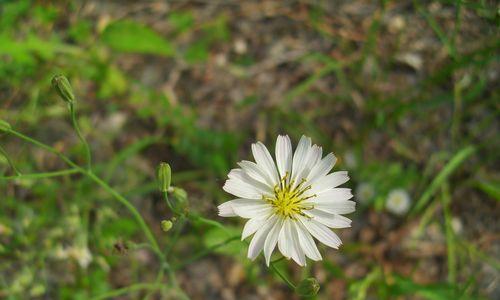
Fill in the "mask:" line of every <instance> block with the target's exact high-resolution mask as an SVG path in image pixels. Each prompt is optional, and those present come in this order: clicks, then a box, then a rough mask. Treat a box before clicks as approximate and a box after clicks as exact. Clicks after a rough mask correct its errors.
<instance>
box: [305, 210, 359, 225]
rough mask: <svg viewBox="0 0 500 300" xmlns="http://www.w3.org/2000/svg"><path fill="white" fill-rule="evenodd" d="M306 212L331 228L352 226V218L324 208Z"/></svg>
mask: <svg viewBox="0 0 500 300" xmlns="http://www.w3.org/2000/svg"><path fill="white" fill-rule="evenodd" d="M304 213H305V214H306V215H307V216H309V217H311V218H313V219H314V220H316V221H318V222H320V223H321V224H323V225H326V226H328V227H330V228H348V227H351V220H350V219H349V218H346V217H344V216H341V215H337V214H330V213H327V212H325V211H322V210H318V209H311V210H307V211H304Z"/></svg>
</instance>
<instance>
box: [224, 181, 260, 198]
mask: <svg viewBox="0 0 500 300" xmlns="http://www.w3.org/2000/svg"><path fill="white" fill-rule="evenodd" d="M222 189H223V190H224V191H226V192H228V193H229V194H233V195H235V196H236V197H239V198H246V199H262V193H261V192H260V191H259V190H258V189H257V188H255V187H254V186H252V185H250V184H248V183H244V182H242V181H241V180H235V179H234V178H233V179H228V180H226V183H225V184H224V186H223V187H222Z"/></svg>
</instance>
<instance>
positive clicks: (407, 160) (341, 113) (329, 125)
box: [0, 0, 500, 300]
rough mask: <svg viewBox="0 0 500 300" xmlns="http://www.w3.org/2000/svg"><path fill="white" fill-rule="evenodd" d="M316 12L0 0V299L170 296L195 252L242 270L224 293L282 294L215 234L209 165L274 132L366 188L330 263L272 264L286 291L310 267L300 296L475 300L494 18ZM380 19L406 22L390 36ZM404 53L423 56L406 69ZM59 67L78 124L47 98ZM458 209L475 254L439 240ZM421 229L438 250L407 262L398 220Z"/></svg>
mask: <svg viewBox="0 0 500 300" xmlns="http://www.w3.org/2000/svg"><path fill="white" fill-rule="evenodd" d="M312 2H314V1H312ZM312 2H311V3H302V4H300V5H299V6H298V7H297V8H300V9H297V10H296V9H293V10H292V9H289V8H284V7H281V6H279V4H276V6H274V4H273V5H271V6H265V5H264V4H260V3H257V2H256V3H257V4H253V3H252V5H248V6H241V7H244V8H245V9H247V8H248V11H244V12H241V11H238V12H237V13H233V12H235V11H236V10H238V9H239V8H238V6H237V5H226V4H220V6H219V4H209V5H206V6H205V5H204V4H203V5H201V4H200V5H198V4H189V5H187V4H186V5H176V4H172V5H170V4H169V6H168V11H166V12H163V11H162V10H161V9H158V11H162V12H161V13H159V14H157V11H156V8H157V7H156V6H154V5H153V6H148V5H145V6H142V5H139V6H137V7H136V6H134V5H132V6H121V7H120V11H107V10H106V9H107V8H106V7H108V6H107V5H108V4H107V5H103V6H101V4H98V5H94V4H92V5H90V4H88V5H87V4H86V5H84V6H82V7H80V6H79V5H76V4H74V3H69V2H64V1H62V2H58V1H52V2H46V1H30V0H20V1H1V4H0V260H1V263H0V298H1V297H5V298H6V299H38V298H39V299H42V298H43V299H45V298H47V299H49V298H50V299H89V298H94V297H95V298H96V299H106V298H113V297H115V298H116V297H130V298H141V299H142V298H146V299H147V298H149V299H154V298H162V299H163V298H166V299H170V298H172V299H183V294H182V291H180V289H178V288H177V287H176V286H175V284H174V283H175V279H176V278H182V280H184V281H185V282H182V284H181V286H191V285H193V283H192V282H190V280H192V279H191V277H195V279H194V280H199V279H197V277H196V276H191V275H192V274H193V273H196V272H198V270H199V269H196V266H194V265H195V264H196V263H197V262H199V261H200V260H206V262H209V263H208V264H202V266H203V267H205V266H210V265H211V264H212V263H213V265H214V266H217V267H214V268H218V267H220V266H221V265H222V268H224V269H223V271H226V269H225V268H226V267H228V270H230V271H231V272H235V273H237V274H239V273H238V272H240V273H242V274H239V276H240V277H238V276H235V278H237V277H238V278H242V279H241V282H239V283H235V284H238V286H236V285H235V286H232V287H234V290H236V291H238V292H240V291H244V292H248V293H250V294H252V296H253V295H258V296H257V297H259V296H261V295H260V294H257V293H258V292H257V290H260V289H257V288H256V286H257V285H265V288H263V289H262V290H263V291H266V292H267V291H270V290H271V289H279V288H280V284H283V282H282V281H280V275H278V273H275V272H273V271H272V270H268V269H267V268H265V267H264V263H263V261H262V260H261V258H258V259H257V260H256V261H255V262H251V261H249V260H248V259H246V253H247V248H248V242H247V241H241V240H240V234H241V228H242V224H238V225H229V226H228V225H226V224H229V223H230V222H232V221H226V220H224V222H223V223H222V221H221V219H219V218H218V217H217V216H216V209H215V206H216V205H217V204H218V203H220V202H222V201H224V200H226V199H228V197H229V196H228V195H227V194H226V193H224V192H223V191H222V190H221V186H222V185H223V184H224V180H225V177H226V175H227V172H228V171H229V170H230V169H231V168H234V167H235V166H236V164H235V163H236V161H238V160H241V159H251V156H252V154H251V151H250V150H249V147H248V145H249V144H250V142H253V141H255V140H256V139H260V140H265V142H266V144H267V145H269V146H270V148H272V146H273V145H272V144H273V143H274V138H275V137H276V135H277V134H279V133H285V134H289V135H290V137H291V138H292V140H293V141H297V140H298V139H299V138H300V136H301V135H302V134H306V135H309V136H311V137H312V138H313V140H314V142H315V143H317V144H320V145H322V146H323V151H324V153H326V152H334V153H335V154H336V155H337V157H338V159H339V160H338V163H337V166H336V167H335V168H336V170H344V169H348V170H349V176H350V177H351V181H350V182H349V183H347V185H346V186H347V187H353V188H354V191H353V193H354V194H356V189H357V187H358V186H359V184H360V183H369V184H371V185H372V186H373V191H374V195H373V196H372V197H371V198H370V199H369V200H368V201H367V202H366V203H358V204H360V205H358V206H357V207H358V208H359V209H358V211H357V213H356V214H354V215H352V216H351V218H352V219H353V226H354V228H353V229H349V230H352V231H349V232H350V233H349V234H345V235H344V232H343V230H339V231H338V233H339V235H340V236H341V238H342V240H343V241H344V245H343V246H342V247H341V249H340V250H339V252H333V251H332V250H326V249H325V248H321V249H320V251H321V254H322V255H323V258H324V260H323V261H322V262H312V261H309V260H308V267H307V268H304V269H301V270H300V271H299V270H298V269H296V268H292V267H291V264H290V263H289V262H288V261H287V260H285V259H283V260H281V261H279V262H276V263H275V264H274V265H275V266H274V268H275V269H276V270H278V272H279V273H280V274H282V275H283V276H284V277H285V280H284V281H285V283H287V284H288V285H289V287H290V284H291V285H292V286H293V284H294V283H296V284H297V285H300V284H299V283H300V282H306V283H304V284H305V285H306V286H305V287H304V288H305V290H306V292H311V290H310V289H307V288H312V291H313V292H317V291H316V288H317V286H316V285H315V284H312V285H311V283H315V282H313V280H310V281H302V280H303V279H304V278H310V277H311V276H316V275H317V274H318V275H317V278H316V279H317V280H318V283H319V285H321V289H320V290H319V293H318V299H323V298H324V299H330V298H331V294H330V293H332V290H335V291H336V289H337V288H340V289H341V288H343V287H345V288H344V289H345V291H344V290H343V292H345V295H346V296H347V297H348V298H349V299H372V298H379V299H391V298H396V297H412V296H417V297H421V298H423V299H431V300H434V299H454V298H456V299H480V296H481V294H482V292H483V290H484V289H483V288H482V287H483V286H484V284H485V282H484V281H481V280H484V279H483V278H484V277H487V276H484V274H483V273H481V272H483V270H484V269H488V268H493V269H494V270H497V271H498V269H499V266H500V263H499V262H498V259H497V258H496V257H495V255H492V254H491V253H489V252H488V244H489V243H486V242H484V243H483V242H482V239H483V238H484V240H486V241H489V239H490V235H491V232H489V233H486V234H484V235H483V231H484V230H485V229H484V228H483V227H488V226H484V224H489V223H487V222H489V221H488V220H489V219H488V214H487V213H491V212H490V211H494V210H495V205H497V204H498V200H499V199H500V191H499V186H500V185H499V181H498V178H499V177H498V172H497V170H495V168H494V166H496V165H498V162H497V160H498V155H497V153H498V149H497V148H498V147H497V145H496V144H495V141H496V140H497V139H498V138H497V135H498V133H497V132H496V131H495V128H497V127H498V126H497V125H498V124H497V123H498V122H497V119H498V118H497V115H498V105H497V104H496V103H497V101H496V100H495V99H497V98H498V96H499V95H498V90H497V89H495V87H496V85H495V79H496V77H495V76H497V74H496V73H497V72H496V66H497V62H498V59H499V55H498V48H499V46H500V42H499V40H498V38H497V35H498V34H497V31H498V30H497V29H498V13H497V8H496V7H494V6H492V5H491V4H490V3H489V2H487V1H479V2H477V3H475V2H472V1H438V2H436V3H432V4H428V3H424V2H419V1H414V3H413V6H411V5H410V6H408V9H406V8H405V9H404V10H397V9H396V10H394V5H390V3H386V2H387V1H382V2H381V3H379V4H373V5H372V4H370V7H369V9H366V10H359V11H358V10H355V12H353V11H352V10H353V9H352V8H349V9H350V11H349V9H347V10H346V11H349V18H344V17H339V16H338V15H335V14H332V13H331V11H329V10H328V5H324V3H323V4H321V3H318V4H315V3H312ZM358 2H359V1H355V3H354V4H352V7H357V5H358V4H359V5H361V4H360V3H361V2H359V3H358ZM109 5H110V7H114V6H113V4H109ZM212 5H213V6H212ZM339 5H340V4H339ZM160 6H161V5H160ZM202 6H203V7H202ZM200 7H202V8H200ZM153 8H154V9H153ZM159 8H161V7H159ZM206 8H208V9H207V10H205V9H206ZM255 8H258V9H255ZM108 9H109V8H108ZM150 9H151V11H150ZM179 9H181V10H179ZM341 11H342V12H343V11H344V10H341ZM150 15H151V16H153V15H154V18H151V19H150ZM360 16H362V19H361V20H360V19H359V18H360ZM396 17H401V18H402V19H403V21H404V22H406V23H405V25H406V26H404V27H405V29H404V30H402V31H397V32H394V28H392V27H391V26H394V24H393V23H392V22H394V18H396ZM242 18H243V19H244V20H241V19H242ZM110 19H111V20H112V21H111V22H110V23H108V22H109V20H110ZM346 20H347V21H346ZM470 20H474V21H470ZM346 22H347V25H346V24H345V23H346ZM410 22H411V25H412V26H408V25H409V24H410ZM396 23H397V22H396ZM472 23H474V24H472ZM479 23H481V24H480V25H481V26H479V25H478V24H479ZM151 24H154V28H155V29H152V25H151ZM352 24H354V25H355V26H354V27H350V25H352ZM359 24H361V25H362V26H359ZM414 24H415V25H414ZM255 25H258V26H255ZM396 25H397V24H396ZM413 25H414V26H413ZM249 26H250V27H249ZM252 26H255V27H252ZM396 27H397V26H396ZM408 29H411V30H409V32H408V31H407V30H408ZM408 34H409V35H408ZM238 39H244V40H245V42H246V43H247V44H248V47H247V49H246V50H245V51H246V52H245V53H240V52H238V51H235V49H234V48H235V41H236V40H238ZM408 40H409V41H411V43H410V46H408V44H407V41H408ZM472 42H473V43H472ZM415 45H417V46H415ZM463 45H467V47H464V46H463ZM469 45H470V46H469ZM414 46H415V47H414ZM407 52H410V53H409V54H410V57H412V55H413V57H418V58H420V59H421V60H422V66H421V67H419V68H414V66H409V65H408V64H407V63H406V62H404V61H403V62H402V61H401V59H400V57H401V55H402V54H408V53H407ZM124 53H126V54H127V55H121V54H124ZM429 53H432V54H430V55H429ZM60 73H62V74H65V75H66V76H68V78H70V79H71V84H72V87H73V89H74V95H75V98H76V101H77V104H78V105H77V107H78V117H77V116H76V111H75V109H74V108H75V107H70V110H68V107H67V104H66V103H63V102H61V101H57V94H56V92H55V91H54V90H51V88H50V80H51V78H52V76H54V75H55V74H60ZM407 82H410V84H408V83H407ZM79 126H81V129H80V127H79ZM32 138H34V140H33V139H32ZM30 139H31V140H30ZM40 142H43V143H44V144H40ZM84 144H88V150H91V151H88V150H86V149H85V147H82V146H83V145H84ZM86 152H89V153H88V157H87V158H86V157H85V155H86V154H87V153H86ZM90 152H91V153H90ZM271 152H273V151H271ZM90 154H92V155H93V156H92V157H91V155H90ZM347 154H351V157H350V158H349V159H347ZM90 158H92V160H91V159H90ZM350 160H351V161H350ZM68 161H70V162H71V163H73V162H74V163H75V164H74V165H72V164H71V163H70V164H69V165H68ZM160 161H168V162H169V164H170V165H171V166H172V170H171V171H172V174H171V175H172V181H171V183H169V184H167V185H166V186H165V188H164V189H163V190H164V191H165V190H166V192H167V196H168V199H169V200H170V201H171V203H173V207H175V208H179V211H173V210H172V209H171V208H170V207H169V205H168V204H167V203H166V202H165V201H164V200H165V199H164V198H163V197H162V196H163V195H161V193H159V192H158V191H157V189H158V187H157V184H156V182H155V171H154V168H155V166H156V165H158V163H159V162H160ZM352 161H354V163H353V162H352ZM86 163H88V166H86ZM170 184H171V185H172V186H171V189H168V188H167V186H170ZM397 188H402V189H405V190H407V191H408V192H409V194H410V195H411V198H412V199H413V200H414V202H413V205H414V209H413V211H412V214H410V215H409V216H407V217H405V218H392V217H391V216H390V215H387V214H385V213H384V207H385V201H386V198H387V195H388V194H389V193H390V191H391V190H394V189H397ZM493 199H494V201H492V200H493ZM354 200H355V201H357V202H360V201H359V199H356V198H355V199H354ZM171 203H169V204H171ZM468 204H474V205H473V206H472V207H473V209H469V208H470V207H469V206H467V205H468ZM484 207H486V208H484ZM492 208H493V209H492ZM476 210H477V212H476ZM462 214H463V215H465V216H464V217H463V216H462ZM483 214H485V215H486V216H485V217H484V219H485V220H486V221H484V223H483ZM491 214H493V217H496V215H494V213H491ZM457 217H458V218H462V217H463V218H464V219H466V220H473V222H469V221H468V223H467V226H466V227H470V228H472V229H476V230H477V229H478V228H479V231H480V233H481V244H478V242H477V241H476V239H470V238H469V236H470V235H471V232H473V233H474V234H472V235H475V231H470V232H469V231H468V232H467V234H460V233H458V232H456V229H455V227H454V225H455V224H454V221H456V219H457ZM490 218H491V216H490ZM495 219H496V218H493V220H495ZM162 220H163V221H164V222H163V223H162ZM167 220H168V221H167ZM476 223H477V224H476ZM233 224H234V223H233ZM415 224H417V225H415ZM433 224H434V225H438V226H437V228H438V229H437V231H439V232H438V233H437V234H436V233H435V232H434V233H433V234H436V235H437V236H438V237H437V238H436V240H432V239H427V240H423V241H422V244H424V245H427V244H426V243H429V242H431V243H435V244H436V245H437V246H436V247H434V244H433V247H431V248H432V251H436V253H437V254H433V256H432V257H430V258H429V257H425V256H424V255H425V254H426V253H425V251H423V252H422V253H420V252H419V253H418V254H419V255H422V256H423V257H419V256H418V255H417V257H414V256H413V254H412V255H407V254H408V253H406V251H414V249H413V248H411V247H409V246H408V245H407V244H410V245H413V244H412V243H414V242H416V243H420V242H421V241H420V240H417V241H415V240H413V238H414V237H413V234H414V232H413V231H414V230H415V227H418V228H416V229H417V230H416V231H417V235H418V237H419V238H422V239H425V238H427V237H426V234H427V232H428V231H429V232H431V233H432V231H431V230H430V229H431V228H430V225H433ZM470 228H468V230H471V229H470ZM162 229H163V230H162ZM433 230H434V229H433ZM492 236H494V234H493V235H492ZM399 237H402V238H401V239H400V238H399ZM417 250H418V248H417ZM86 251H88V252H86ZM85 254H91V257H92V258H91V259H90V261H89V262H88V264H87V261H86V259H89V257H88V256H87V257H86V256H85ZM372 255H374V256H375V259H374V257H372ZM207 257H209V258H208V259H207ZM278 257H279V255H275V258H278ZM401 258H403V259H404V263H401V260H402V259H401ZM429 260H430V261H431V262H432V264H433V266H434V267H436V268H437V269H439V272H438V273H437V275H435V274H434V275H433V276H434V277H432V281H433V282H432V283H430V284H421V283H419V282H420V281H418V280H417V278H418V276H416V275H415V274H418V273H419V272H420V273H421V272H422V270H420V268H421V266H422V265H424V262H425V263H428V262H429ZM169 263H170V265H169ZM230 264H231V265H230ZM386 264H388V266H386ZM410 264H411V265H410ZM486 265H487V266H488V267H487V268H486V267H484V266H486ZM230 266H231V269H229V267H230ZM233 266H235V270H236V271H235V270H233V269H232V267H233ZM238 267H239V268H242V269H243V270H239V271H238ZM400 267H401V269H404V270H405V272H406V273H404V272H401V274H405V275H404V276H403V275H399V274H400V273H399V272H398V271H399V268H400ZM169 268H170V270H171V272H173V273H175V274H174V275H172V274H171V273H169V272H168V271H166V270H167V269H169ZM408 270H411V272H409V273H408ZM203 271H205V269H203ZM217 271H220V270H217ZM206 272H207V273H208V272H214V270H212V269H207V270H206ZM425 272H427V270H425V271H424V273H425ZM215 273H217V272H215ZM228 273H229V272H228ZM430 273H431V272H430V271H429V281H430V280H431V275H430ZM179 274H182V276H179V277H176V276H177V275H179ZM230 274H233V273H230ZM409 274H410V275H409ZM425 274H426V273H425ZM426 275H427V274H426ZM479 275H481V276H479ZM186 278H187V279H186ZM207 278H209V276H207ZM224 278H225V277H224ZM467 278H470V279H467ZM231 279H232V278H231ZM316 279H315V280H316ZM224 280H225V279H224ZM235 280H236V279H235ZM287 280H288V281H289V282H288V281H287ZM308 282H309V285H307V283H308ZM282 288H283V289H282V290H283V291H281V290H280V293H282V292H285V293H292V292H293V290H294V289H293V287H292V288H289V289H287V290H285V289H284V288H285V285H283V286H282ZM280 289H281V288H280ZM189 291H190V290H189V289H188V292H189ZM306 294H307V295H312V294H313V293H304V295H306ZM172 295H174V296H172ZM273 295H274V294H273ZM335 295H337V294H335ZM218 296H220V295H219V294H216V296H214V297H218ZM287 296H288V295H287Z"/></svg>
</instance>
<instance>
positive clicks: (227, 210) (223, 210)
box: [217, 201, 237, 217]
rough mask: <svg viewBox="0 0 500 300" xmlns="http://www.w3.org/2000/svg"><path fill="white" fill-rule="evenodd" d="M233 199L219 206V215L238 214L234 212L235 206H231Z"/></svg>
mask: <svg viewBox="0 0 500 300" xmlns="http://www.w3.org/2000/svg"><path fill="white" fill-rule="evenodd" d="M230 202H231V201H227V202H224V203H222V204H221V205H219V206H217V209H218V210H219V216H221V217H236V216H237V214H236V213H235V212H234V210H233V207H232V206H231V203H230Z"/></svg>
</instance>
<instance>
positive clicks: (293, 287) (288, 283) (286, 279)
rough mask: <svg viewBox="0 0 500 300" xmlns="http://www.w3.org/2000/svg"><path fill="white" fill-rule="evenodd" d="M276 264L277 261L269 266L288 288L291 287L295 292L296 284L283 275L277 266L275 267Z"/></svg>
mask: <svg viewBox="0 0 500 300" xmlns="http://www.w3.org/2000/svg"><path fill="white" fill-rule="evenodd" d="M275 263H276V261H272V262H271V263H270V264H269V266H270V267H271V269H272V270H273V271H274V273H276V274H278V276H279V277H280V278H281V279H282V280H283V281H284V282H285V283H286V284H287V285H288V287H290V288H291V289H293V290H295V284H293V282H291V281H290V279H288V278H287V277H286V276H285V274H283V273H281V272H280V270H278V268H276V266H275V265H274V264H275Z"/></svg>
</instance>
